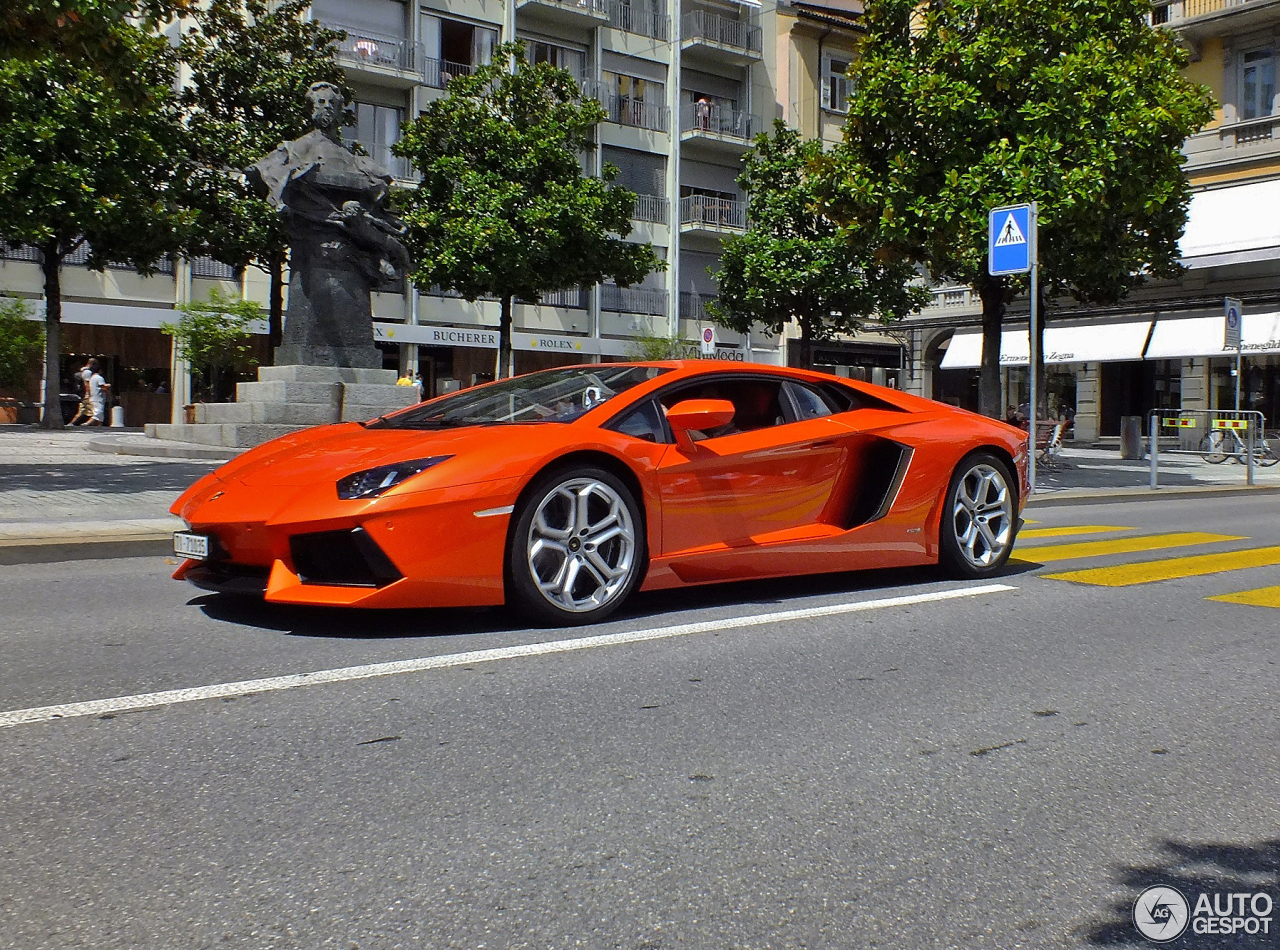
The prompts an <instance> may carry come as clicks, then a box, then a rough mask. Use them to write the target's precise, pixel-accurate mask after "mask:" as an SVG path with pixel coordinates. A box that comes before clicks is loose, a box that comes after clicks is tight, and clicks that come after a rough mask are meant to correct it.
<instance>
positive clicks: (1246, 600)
mask: <svg viewBox="0 0 1280 950" xmlns="http://www.w3.org/2000/svg"><path fill="white" fill-rule="evenodd" d="M1205 600H1220V601H1222V602H1223V603H1225V604H1244V605H1245V606H1247V607H1280V587H1259V588H1258V589H1257V590H1242V591H1240V592H1238V593H1235V594H1218V595H1217V596H1216V597H1206V598H1205Z"/></svg>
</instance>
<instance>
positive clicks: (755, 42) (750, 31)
mask: <svg viewBox="0 0 1280 950" xmlns="http://www.w3.org/2000/svg"><path fill="white" fill-rule="evenodd" d="M680 26H681V30H680V38H681V39H682V40H686V41H687V40H702V41H703V42H706V43H716V44H718V45H720V46H729V47H732V48H734V49H740V50H745V51H746V52H749V53H759V52H760V49H761V37H762V35H763V31H762V30H761V29H760V27H759V26H757V25H756V24H755V23H754V22H753V20H731V19H729V18H728V17H724V16H721V15H720V14H718V13H707V12H706V11H705V10H695V11H694V12H693V13H686V14H685V15H684V19H683V20H682V21H681V23H680Z"/></svg>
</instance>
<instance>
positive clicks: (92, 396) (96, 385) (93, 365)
mask: <svg viewBox="0 0 1280 950" xmlns="http://www.w3.org/2000/svg"><path fill="white" fill-rule="evenodd" d="M100 368H101V367H100V364H99V363H98V360H97V359H96V358H94V359H91V360H89V370H90V375H89V383H88V393H89V411H90V412H91V413H92V417H91V418H90V419H89V421H88V422H86V423H85V425H87V426H100V425H104V424H105V422H106V417H107V401H108V399H109V398H110V396H111V385H110V384H109V383H108V382H107V381H106V380H105V379H103V378H102V373H101V372H100V371H99V370H100Z"/></svg>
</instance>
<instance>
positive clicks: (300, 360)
mask: <svg viewBox="0 0 1280 950" xmlns="http://www.w3.org/2000/svg"><path fill="white" fill-rule="evenodd" d="M307 100H308V101H309V102H310V103H311V121H312V122H313V123H314V124H315V130H314V131H312V132H308V133H307V134H306V135H304V136H302V137H301V138H298V139H295V140H293V141H292V142H285V143H283V144H281V145H280V147H279V148H277V149H276V150H275V151H274V152H272V153H271V154H270V155H267V156H266V157H264V158H262V159H261V160H259V161H258V162H257V163H255V164H254V165H252V166H251V167H249V168H247V169H246V170H245V174H246V175H247V176H248V178H249V181H250V184H251V185H252V186H253V188H254V190H255V191H256V192H257V193H258V194H259V195H260V196H261V197H263V198H265V199H266V200H267V201H268V202H269V203H270V204H271V205H272V206H273V207H275V208H276V209H277V210H278V211H279V212H280V213H281V215H282V216H283V218H284V222H285V230H286V231H287V233H288V235H289V304H288V307H287V308H286V310H285V320H284V335H283V339H282V340H281V345H280V346H279V347H277V348H276V360H275V361H276V363H277V364H278V365H308V366H354V367H374V368H377V367H381V366H382V355H381V353H380V352H379V350H378V348H377V347H376V346H374V345H373V327H372V319H373V312H372V309H371V305H370V297H369V294H370V292H371V291H372V290H374V289H376V288H378V287H381V286H388V285H396V284H398V283H399V282H400V281H401V279H402V278H403V276H404V274H405V272H406V271H407V270H408V266H409V255H408V252H407V251H406V250H405V247H404V244H402V243H401V241H400V238H401V237H402V236H403V235H404V233H405V225H404V222H402V221H401V220H400V219H399V218H397V217H395V216H394V215H393V214H391V212H390V210H389V209H388V206H387V205H388V202H387V198H388V196H389V194H390V189H391V175H390V174H389V173H388V172H387V171H385V170H384V169H382V168H380V167H378V165H377V164H375V163H374V162H373V160H372V159H369V158H367V157H365V156H362V155H356V154H354V153H352V151H351V150H350V149H348V148H347V147H346V146H345V145H344V144H343V143H342V139H341V138H340V137H339V134H338V129H339V127H340V125H341V122H342V115H343V108H344V106H345V103H344V101H343V97H342V92H341V91H340V90H339V89H338V88H337V87H336V86H334V85H332V84H331V83H326V82H319V83H316V84H315V85H313V86H312V87H311V88H310V89H309V90H308V91H307Z"/></svg>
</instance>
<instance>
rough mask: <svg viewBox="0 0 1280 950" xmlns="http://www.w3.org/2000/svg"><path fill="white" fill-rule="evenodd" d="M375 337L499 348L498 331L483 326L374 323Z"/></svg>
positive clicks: (379, 339) (389, 341) (425, 344)
mask: <svg viewBox="0 0 1280 950" xmlns="http://www.w3.org/2000/svg"><path fill="white" fill-rule="evenodd" d="M373 338H374V339H375V340H378V341H381V342H383V343H417V344H418V345H420V346H474V347H479V348H480V349H485V350H496V349H497V348H498V331H497V330H486V329H484V328H483V327H431V326H414V325H413V324H405V323H376V322H375V323H374V325H373Z"/></svg>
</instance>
